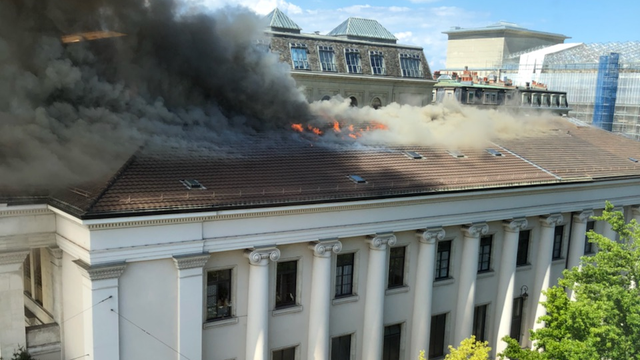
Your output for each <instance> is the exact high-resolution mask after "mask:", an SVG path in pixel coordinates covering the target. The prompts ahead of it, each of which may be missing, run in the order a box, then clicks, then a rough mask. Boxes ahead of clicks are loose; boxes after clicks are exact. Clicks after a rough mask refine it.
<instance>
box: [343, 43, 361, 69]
mask: <svg viewBox="0 0 640 360" xmlns="http://www.w3.org/2000/svg"><path fill="white" fill-rule="evenodd" d="M344 56H345V59H346V60H347V71H348V72H349V73H350V74H362V66H361V64H360V51H359V50H358V49H344Z"/></svg>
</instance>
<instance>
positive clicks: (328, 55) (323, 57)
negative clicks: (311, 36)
mask: <svg viewBox="0 0 640 360" xmlns="http://www.w3.org/2000/svg"><path fill="white" fill-rule="evenodd" d="M318 53H319V54H320V66H321V67H322V71H336V54H335V52H334V51H333V46H318Z"/></svg>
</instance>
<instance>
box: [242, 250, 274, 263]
mask: <svg viewBox="0 0 640 360" xmlns="http://www.w3.org/2000/svg"><path fill="white" fill-rule="evenodd" d="M244 256H245V257H247V259H249V263H250V264H251V265H267V264H268V263H269V260H271V261H278V260H279V259H280V249H278V248H276V247H275V246H267V247H257V248H252V249H247V250H245V251H244Z"/></svg>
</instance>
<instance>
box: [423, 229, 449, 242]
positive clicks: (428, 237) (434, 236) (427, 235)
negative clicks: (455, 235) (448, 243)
mask: <svg viewBox="0 0 640 360" xmlns="http://www.w3.org/2000/svg"><path fill="white" fill-rule="evenodd" d="M444 235H445V231H444V229H443V228H441V227H438V228H428V229H424V230H418V231H417V232H416V236H417V237H418V238H419V239H420V242H422V243H425V244H435V243H436V241H439V240H442V239H444Z"/></svg>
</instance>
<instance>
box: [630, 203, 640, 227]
mask: <svg viewBox="0 0 640 360" xmlns="http://www.w3.org/2000/svg"><path fill="white" fill-rule="evenodd" d="M631 216H632V217H633V219H635V220H636V221H637V222H638V224H640V206H638V205H636V206H632V207H631Z"/></svg>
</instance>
